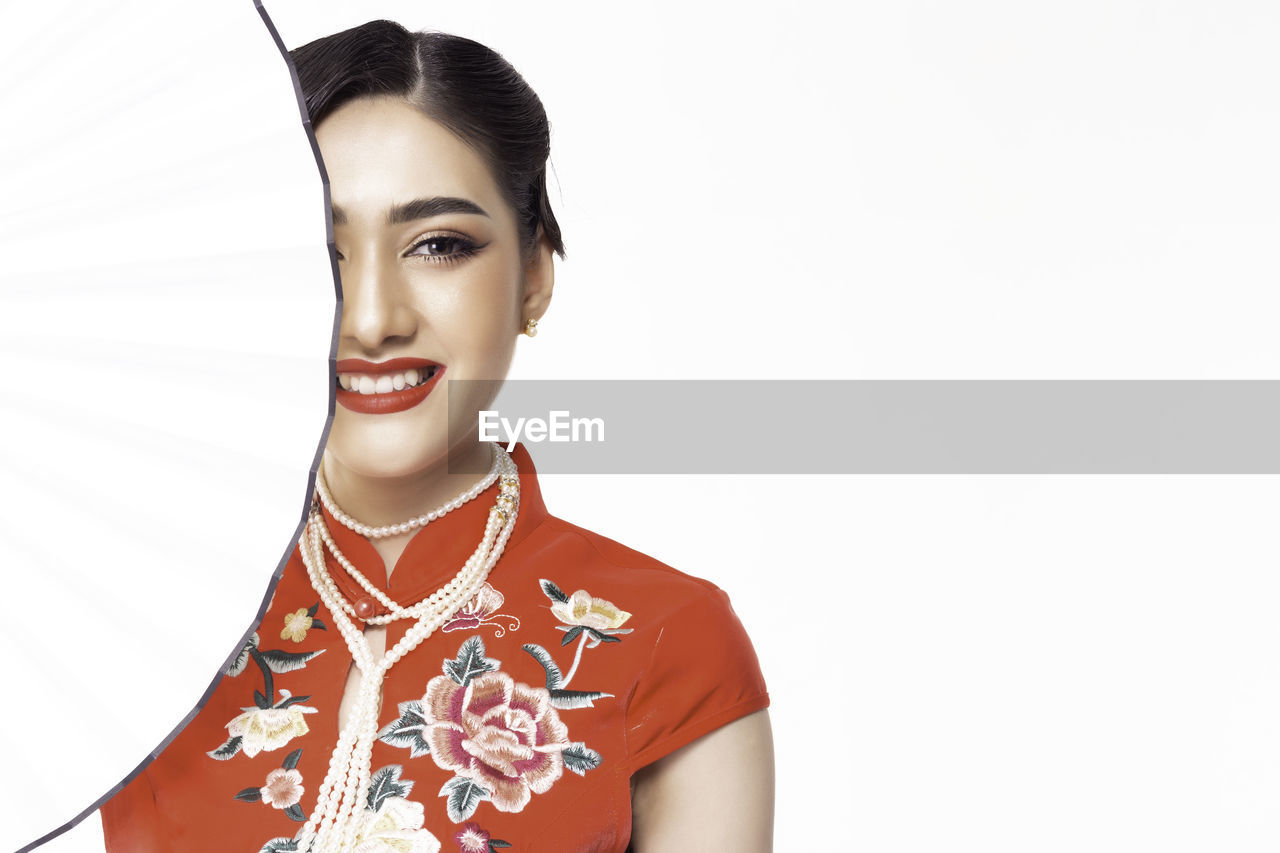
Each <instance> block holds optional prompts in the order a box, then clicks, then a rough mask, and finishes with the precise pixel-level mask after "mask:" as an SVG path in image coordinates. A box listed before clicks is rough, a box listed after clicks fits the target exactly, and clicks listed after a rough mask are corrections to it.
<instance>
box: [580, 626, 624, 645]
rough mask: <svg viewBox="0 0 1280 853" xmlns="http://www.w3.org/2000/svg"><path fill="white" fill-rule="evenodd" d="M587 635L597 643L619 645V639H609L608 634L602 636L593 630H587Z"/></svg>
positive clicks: (620, 639) (620, 640)
mask: <svg viewBox="0 0 1280 853" xmlns="http://www.w3.org/2000/svg"><path fill="white" fill-rule="evenodd" d="M587 633H588V634H590V635H591V636H592V637H594V638H595V641H596V642H597V643H621V642H622V638H621V637H611V636H609V635H608V634H602V633H600V632H599V631H597V630H596V629H595V628H588V629H587Z"/></svg>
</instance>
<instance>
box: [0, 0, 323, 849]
mask: <svg viewBox="0 0 1280 853" xmlns="http://www.w3.org/2000/svg"><path fill="white" fill-rule="evenodd" d="M5 18H6V20H5V26H4V27H3V28H0V63H2V64H3V79H4V80H5V81H6V85H5V86H4V87H3V89H2V90H0V114H2V115H3V116H4V120H5V124H6V128H5V132H4V133H3V134H0V173H2V174H3V178H2V179H0V222H2V223H3V227H2V228H0V246H2V251H3V257H4V261H3V264H2V266H0V269H2V270H3V273H2V281H0V357H2V358H3V362H4V365H5V368H6V375H7V376H8V390H7V391H6V393H5V394H4V396H3V398H2V402H0V413H2V414H0V417H2V418H3V421H2V423H3V433H2V437H3V441H2V442H0V477H2V479H0V512H2V515H0V519H2V520H0V565H3V567H4V580H5V587H6V595H5V598H4V601H5V604H6V606H5V608H4V609H5V618H4V620H3V622H2V623H0V638H2V639H3V642H4V648H5V654H4V659H5V684H6V701H4V702H2V703H0V715H2V716H0V739H2V741H3V755H4V758H5V773H4V774H3V783H0V784H3V786H4V790H3V792H2V793H0V810H2V811H0V849H4V850H14V849H19V848H24V846H25V845H30V844H32V842H35V841H36V840H37V839H40V838H42V836H45V835H46V834H47V833H51V832H54V831H56V830H59V829H60V828H63V827H65V825H67V824H68V823H69V822H71V821H73V820H75V819H76V818H77V817H78V816H87V818H88V819H90V820H96V819H97V818H96V815H94V814H93V809H95V808H96V806H97V804H98V802H99V801H100V800H101V799H103V798H104V797H105V796H106V795H107V794H108V793H109V792H110V791H111V789H112V788H113V786H115V785H117V784H118V783H120V782H121V781H123V780H124V779H125V777H126V776H128V775H129V774H130V773H131V772H132V771H133V770H134V768H135V767H137V766H138V765H139V763H140V762H142V761H144V760H145V759H147V757H148V754H149V753H150V752H151V751H152V750H153V749H157V748H158V747H160V746H162V742H164V741H166V739H167V737H168V736H169V734H170V733H171V732H172V731H173V730H174V729H175V727H176V726H178V725H179V724H180V723H181V722H182V721H183V720H184V717H185V716H186V715H187V714H188V713H190V712H191V711H192V710H193V709H194V708H195V707H196V706H197V704H198V703H199V702H200V701H201V700H202V698H203V696H204V694H205V692H206V690H208V689H209V688H210V686H211V684H212V683H213V682H214V681H215V680H216V678H217V676H218V674H219V670H220V668H221V667H222V665H223V663H224V661H226V659H227V658H228V656H230V655H231V654H232V652H233V651H235V650H236V649H237V648H238V646H239V644H240V642H241V639H242V637H243V636H244V635H245V634H247V633H248V632H249V630H250V628H251V623H252V621H254V617H255V614H256V613H257V612H258V611H259V610H260V609H261V608H262V607H264V606H265V603H266V597H267V593H268V591H269V588H270V586H271V585H272V583H273V581H274V578H273V572H275V571H277V570H278V569H279V568H280V567H281V566H282V565H283V563H284V561H285V560H286V558H287V557H288V555H289V552H290V551H291V550H292V546H293V542H294V537H295V536H296V534H297V532H298V531H299V529H300V526H301V523H302V521H303V518H304V515H305V510H306V506H307V503H308V489H309V485H310V482H311V476H312V473H311V472H312V470H313V468H314V465H315V463H316V461H317V460H318V458H319V457H318V453H319V449H320V447H321V446H322V442H323V439H324V437H325V434H326V431H327V421H326V418H327V416H328V415H329V414H330V413H331V412H332V402H331V401H330V399H329V398H330V396H331V392H330V390H329V388H327V387H326V386H327V384H328V383H329V382H330V373H329V364H328V362H327V359H328V358H329V357H330V353H331V349H332V344H333V336H334V331H335V326H334V321H335V306H336V303H335V289H334V279H333V270H332V267H331V265H330V261H329V253H328V251H327V249H326V245H325V243H326V233H325V232H326V229H325V217H324V187H323V184H322V181H321V176H320V170H319V169H318V167H317V163H316V159H315V155H314V153H313V152H312V150H311V146H310V141H309V139H308V136H307V134H306V132H305V129H304V126H303V122H302V112H301V110H300V108H299V102H298V99H297V96H296V92H295V89H294V87H293V82H292V80H291V76H290V71H289V66H288V64H287V63H286V61H285V58H284V56H283V54H282V48H281V46H280V45H279V44H277V43H276V42H275V41H273V33H272V30H271V29H270V28H269V27H267V26H264V20H263V17H262V16H261V14H260V12H259V10H258V9H256V8H255V7H254V5H253V4H251V3H249V2H241V3H202V4H174V3H170V2H161V0H125V2H116V3H110V4H92V3H91V4H83V3H74V4H73V3H67V2H42V3H26V4H16V5H12V6H10V7H9V8H8V9H7V10H6V13H5Z"/></svg>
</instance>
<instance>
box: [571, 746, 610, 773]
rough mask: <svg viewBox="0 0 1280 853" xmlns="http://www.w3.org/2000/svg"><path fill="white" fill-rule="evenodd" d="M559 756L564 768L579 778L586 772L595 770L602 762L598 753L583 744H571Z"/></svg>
mask: <svg viewBox="0 0 1280 853" xmlns="http://www.w3.org/2000/svg"><path fill="white" fill-rule="evenodd" d="M560 755H561V756H562V757H563V758H564V766H565V767H568V768H569V769H570V770H572V771H573V772H574V773H577V774H578V775H579V776H583V775H585V774H586V772H587V771H588V770H595V769H596V768H597V767H599V766H600V762H601V761H603V759H602V758H601V757H600V753H598V752H596V751H595V750H594V749H592V748H591V747H589V746H587V745H586V744H585V743H571V744H569V745H568V746H566V747H565V748H564V750H563V751H562V752H561V753H560Z"/></svg>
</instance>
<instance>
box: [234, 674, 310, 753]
mask: <svg viewBox="0 0 1280 853" xmlns="http://www.w3.org/2000/svg"><path fill="white" fill-rule="evenodd" d="M280 693H281V694H282V695H283V696H284V699H283V700H282V702H291V701H301V700H303V699H306V698H307V697H305V696H297V697H293V696H290V695H289V691H288V690H283V689H282V690H281V691H280ZM243 710H244V713H243V714H241V715H240V716H238V717H236V718H235V719H233V720H232V721H231V722H229V723H227V731H228V732H230V733H231V739H230V740H229V741H228V742H227V744H224V748H226V747H228V746H229V745H230V744H231V742H232V741H237V743H236V745H235V746H234V747H231V748H232V749H235V750H236V751H238V750H241V749H242V750H244V754H245V755H247V756H249V757H250V758H252V757H253V756H255V755H257V754H258V753H259V752H270V751H271V750H273V749H279V748H280V747H282V746H284V745H285V744H287V743H288V742H289V741H291V740H293V739H294V738H295V737H300V736H301V735H305V734H306V733H307V732H308V731H309V729H308V728H307V721H306V720H304V719H303V718H302V715H303V714H314V713H316V709H315V708H310V707H307V706H306V705H296V704H290V705H279V706H277V707H273V708H244V709H243ZM234 754H235V752H232V753H231V754H230V755H227V756H225V757H226V758H230V757H231V755H234ZM214 757H215V758H222V757H223V756H214Z"/></svg>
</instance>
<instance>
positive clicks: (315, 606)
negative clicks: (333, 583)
mask: <svg viewBox="0 0 1280 853" xmlns="http://www.w3.org/2000/svg"><path fill="white" fill-rule="evenodd" d="M319 609H320V602H318V601H317V602H316V603H315V604H313V605H311V606H310V607H308V608H307V615H308V616H315V615H316V611H318V610H319ZM312 624H314V622H313V623H312Z"/></svg>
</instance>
